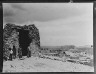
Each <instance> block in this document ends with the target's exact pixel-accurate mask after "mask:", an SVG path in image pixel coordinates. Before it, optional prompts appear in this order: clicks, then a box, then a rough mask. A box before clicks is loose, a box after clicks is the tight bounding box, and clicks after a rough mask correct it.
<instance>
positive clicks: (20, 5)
mask: <svg viewBox="0 0 96 74" xmlns="http://www.w3.org/2000/svg"><path fill="white" fill-rule="evenodd" d="M10 5H11V7H12V8H13V9H18V10H26V9H25V8H24V7H23V5H22V4H19V3H12V4H10Z"/></svg>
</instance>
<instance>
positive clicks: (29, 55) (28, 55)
mask: <svg viewBox="0 0 96 74" xmlns="http://www.w3.org/2000/svg"><path fill="white" fill-rule="evenodd" d="M27 51H28V54H27V57H28V58H29V57H31V50H30V46H29V47H28V48H27Z"/></svg>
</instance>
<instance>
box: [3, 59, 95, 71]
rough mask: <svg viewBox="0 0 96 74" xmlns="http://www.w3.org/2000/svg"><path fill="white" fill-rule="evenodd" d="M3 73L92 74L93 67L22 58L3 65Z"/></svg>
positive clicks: (66, 62)
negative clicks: (84, 73)
mask: <svg viewBox="0 0 96 74" xmlns="http://www.w3.org/2000/svg"><path fill="white" fill-rule="evenodd" d="M3 72H94V67H91V66H87V65H83V64H77V63H72V62H68V61H65V62H63V61H58V60H51V59H46V58H39V57H30V58H26V57H24V59H23V60H20V59H15V60H13V61H5V62H4V63H3Z"/></svg>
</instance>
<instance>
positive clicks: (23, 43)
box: [18, 29, 31, 56]
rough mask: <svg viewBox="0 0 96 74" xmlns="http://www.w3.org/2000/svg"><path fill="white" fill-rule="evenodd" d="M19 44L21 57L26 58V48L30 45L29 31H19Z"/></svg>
mask: <svg viewBox="0 0 96 74" xmlns="http://www.w3.org/2000/svg"><path fill="white" fill-rule="evenodd" d="M18 32H19V44H20V47H21V49H22V56H27V53H28V50H27V48H28V46H29V44H30V43H31V39H30V38H29V36H28V34H29V30H24V29H19V30H18Z"/></svg>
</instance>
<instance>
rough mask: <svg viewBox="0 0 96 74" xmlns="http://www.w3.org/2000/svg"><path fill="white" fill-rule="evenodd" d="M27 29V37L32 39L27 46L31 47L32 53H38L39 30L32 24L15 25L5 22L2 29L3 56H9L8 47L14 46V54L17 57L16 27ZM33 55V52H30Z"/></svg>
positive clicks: (17, 40)
mask: <svg viewBox="0 0 96 74" xmlns="http://www.w3.org/2000/svg"><path fill="white" fill-rule="evenodd" d="M22 28H23V29H24V30H25V29H27V30H29V37H30V38H31V39H32V40H31V43H30V46H29V48H31V51H32V53H34V55H37V54H38V51H39V49H40V36H39V30H38V29H37V28H36V27H35V25H34V24H32V25H28V26H26V25H25V26H17V25H15V24H6V25H5V27H4V29H3V57H7V58H8V57H9V50H8V49H9V48H13V46H15V48H16V56H17V57H18V50H19V39H18V38H19V37H18V35H19V33H18V30H17V29H22ZM13 51H14V50H13ZM32 55H33V54H32Z"/></svg>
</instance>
